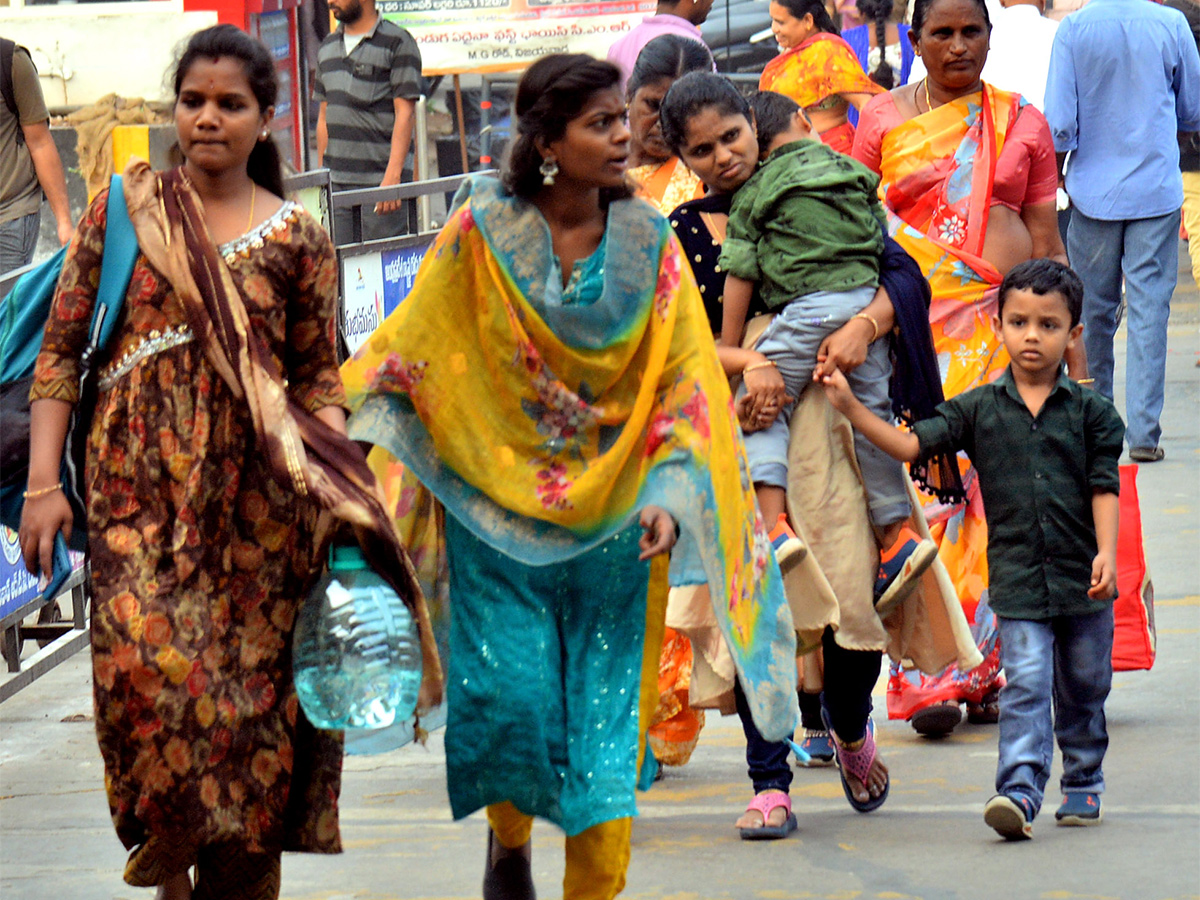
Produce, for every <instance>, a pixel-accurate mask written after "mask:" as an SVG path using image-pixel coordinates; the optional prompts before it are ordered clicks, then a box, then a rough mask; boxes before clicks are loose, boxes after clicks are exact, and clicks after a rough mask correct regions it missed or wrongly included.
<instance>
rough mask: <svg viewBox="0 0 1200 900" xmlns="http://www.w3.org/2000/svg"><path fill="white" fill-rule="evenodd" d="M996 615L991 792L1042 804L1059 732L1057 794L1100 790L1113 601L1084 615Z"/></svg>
mask: <svg viewBox="0 0 1200 900" xmlns="http://www.w3.org/2000/svg"><path fill="white" fill-rule="evenodd" d="M997 621H998V622H999V626H1000V659H1001V662H1002V663H1003V665H1004V676H1005V678H1006V679H1007V684H1006V685H1005V686H1004V687H1003V688H1002V689H1001V690H1000V759H999V762H998V764H997V766H996V791H997V792H998V793H1001V794H1018V795H1020V796H1023V797H1027V798H1029V799H1030V800H1031V801H1032V802H1033V808H1034V809H1035V810H1036V809H1040V808H1041V805H1042V798H1043V796H1044V795H1045V790H1046V782H1047V781H1048V780H1049V778H1050V761H1051V760H1052V759H1053V758H1054V738H1055V737H1056V736H1057V738H1058V746H1059V749H1061V750H1062V755H1063V774H1062V781H1061V788H1062V792H1063V793H1064V794H1069V793H1072V792H1079V793H1083V792H1092V793H1097V794H1099V793H1101V792H1103V790H1104V772H1103V770H1102V768H1101V765H1102V763H1103V762H1104V751H1105V750H1107V749H1108V731H1107V729H1106V727H1105V720H1104V701H1105V699H1106V698H1107V697H1108V691H1109V688H1110V687H1111V686H1112V642H1113V610H1112V606H1111V605H1110V606H1109V607H1108V608H1107V609H1105V610H1102V611H1101V612H1098V613H1089V614H1087V615H1082V616H1057V617H1055V618H1052V619H1044V620H1038V621H1034V620H1028V619H1006V618H1003V617H997ZM1051 700H1053V712H1052V711H1051Z"/></svg>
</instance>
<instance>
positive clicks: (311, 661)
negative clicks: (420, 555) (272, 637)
mask: <svg viewBox="0 0 1200 900" xmlns="http://www.w3.org/2000/svg"><path fill="white" fill-rule="evenodd" d="M293 648H294V652H293V658H292V669H293V677H294V679H295V683H296V693H297V694H298V695H299V697H300V705H301V707H303V709H304V714H305V715H306V716H308V720H309V721H310V722H312V724H313V725H315V726H316V727H318V728H332V729H348V728H373V729H379V728H387V727H388V726H390V725H392V724H393V723H401V722H404V721H405V720H407V719H408V718H409V717H411V716H412V714H413V712H414V710H415V709H416V707H417V692H418V690H419V689H420V686H421V641H420V637H419V636H418V634H417V623H416V622H415V621H414V620H413V617H412V613H410V612H409V610H408V607H407V606H405V605H404V601H403V600H401V599H400V597H399V596H398V595H397V594H396V592H395V591H394V590H392V587H391V585H389V584H388V583H387V582H386V581H384V579H383V578H381V577H380V576H379V575H377V574H376V573H375V572H374V571H372V569H371V567H370V566H368V565H367V562H366V560H365V559H363V555H362V551H361V550H360V549H359V548H358V546H357V545H354V546H341V547H334V548H332V549H331V550H330V554H329V570H328V571H327V572H326V573H325V575H324V576H323V577H322V578H321V580H320V581H318V582H317V584H316V586H315V587H314V588H313V589H312V592H311V593H310V594H309V596H308V599H307V600H306V601H305V602H304V605H303V607H302V608H301V610H300V617H299V619H298V621H297V622H296V633H295V638H294V641H293Z"/></svg>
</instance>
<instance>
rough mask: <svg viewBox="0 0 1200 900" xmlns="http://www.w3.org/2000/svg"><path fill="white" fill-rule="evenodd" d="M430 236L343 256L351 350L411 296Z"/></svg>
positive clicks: (345, 325) (344, 311) (344, 308)
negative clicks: (402, 245) (397, 247)
mask: <svg viewBox="0 0 1200 900" xmlns="http://www.w3.org/2000/svg"><path fill="white" fill-rule="evenodd" d="M432 243H433V237H432V235H431V236H430V237H429V240H428V241H426V242H423V243H421V244H420V245H418V246H415V247H405V248H403V249H401V250H384V251H383V252H382V253H380V252H376V251H372V252H370V253H363V254H360V255H357V256H349V255H347V256H345V257H343V258H342V290H343V292H344V294H345V299H344V300H343V303H342V332H343V334H344V335H345V337H346V345H347V347H348V348H349V349H350V352H351V353H354V352H355V351H356V350H358V348H359V347H361V346H362V345H363V344H364V343H365V342H366V340H367V338H368V337H369V336H370V334H371V332H372V331H374V330H375V329H376V328H378V327H379V324H380V323H381V322H382V321H383V320H384V319H385V318H387V317H388V315H389V314H390V313H391V312H392V310H394V309H395V308H396V307H397V306H399V305H400V301H401V300H403V299H404V298H405V297H407V296H408V292H409V291H410V290H412V286H413V282H414V281H415V280H416V277H417V270H418V269H419V268H420V267H421V260H422V259H423V258H424V256H425V251H426V250H428V249H429V245H430V244H432Z"/></svg>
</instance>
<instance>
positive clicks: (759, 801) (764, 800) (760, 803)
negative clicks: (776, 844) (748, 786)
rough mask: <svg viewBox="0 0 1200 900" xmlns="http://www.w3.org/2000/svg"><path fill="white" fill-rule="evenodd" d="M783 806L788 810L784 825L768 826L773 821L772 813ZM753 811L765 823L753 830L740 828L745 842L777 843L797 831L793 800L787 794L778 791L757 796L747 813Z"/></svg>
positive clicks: (739, 831) (749, 805)
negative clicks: (759, 815)
mask: <svg viewBox="0 0 1200 900" xmlns="http://www.w3.org/2000/svg"><path fill="white" fill-rule="evenodd" d="M781 806H782V807H783V808H784V809H786V810H787V818H786V819H784V820H783V824H782V825H771V824H768V823H769V822H770V821H771V813H772V812H773V811H774V810H776V809H778V808H779V807H781ZM752 809H753V810H755V811H757V812H759V813H761V814H762V817H763V823H762V824H761V825H758V826H755V827H752V828H739V829H738V834H740V835H741V836H742V840H743V841H777V840H779V839H780V838H785V837H787V836H788V835H789V834H791V833H792V832H793V831H795V830H796V816H795V815H794V814H793V813H792V798H791V797H790V796H788V795H787V794H783V793H779V792H776V791H772V792H770V793H766V792H764V793H762V794H755V795H754V799H753V800H751V801H750V803H749V804H748V805H747V806H746V812H749V811H750V810H752Z"/></svg>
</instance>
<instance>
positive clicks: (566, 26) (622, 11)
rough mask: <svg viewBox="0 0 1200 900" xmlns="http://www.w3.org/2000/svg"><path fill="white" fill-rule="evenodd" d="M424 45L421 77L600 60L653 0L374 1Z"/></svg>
mask: <svg viewBox="0 0 1200 900" xmlns="http://www.w3.org/2000/svg"><path fill="white" fill-rule="evenodd" d="M375 6H376V8H377V9H378V10H379V11H380V12H381V13H382V14H383V15H384V17H386V18H388V19H391V20H392V21H394V22H395V23H396V24H397V25H399V26H401V27H402V28H405V29H407V30H408V31H409V32H410V33H411V34H412V36H413V37H414V38H415V39H416V41H417V44H418V45H419V46H420V48H421V62H422V66H423V69H424V74H426V75H447V74H454V73H463V72H474V73H486V72H513V71H520V70H522V69H524V68H526V67H527V66H528V65H529V64H530V63H531V62H533V61H534V60H535V59H537V58H538V57H539V56H544V55H546V54H547V53H590V54H591V55H592V56H596V57H599V58H601V59H603V58H604V57H605V56H606V55H607V53H608V48H609V47H610V46H611V45H612V43H613V41H615V40H617V38H619V37H621V35H623V34H625V33H626V32H627V31H629V29H631V28H632V27H633V26H634V25H636V24H637V23H638V22H640V21H641V20H642V19H643V18H645V17H646V16H648V15H653V14H654V10H655V8H656V3H655V2H654V0H595V2H590V3H588V2H583V3H581V2H577V0H377V2H376V4H375Z"/></svg>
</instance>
